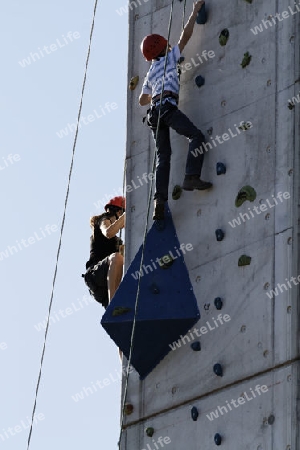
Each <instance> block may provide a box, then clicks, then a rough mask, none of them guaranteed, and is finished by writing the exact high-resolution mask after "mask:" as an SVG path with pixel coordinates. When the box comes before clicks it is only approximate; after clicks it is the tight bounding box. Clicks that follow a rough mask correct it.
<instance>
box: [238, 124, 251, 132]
mask: <svg viewBox="0 0 300 450" xmlns="http://www.w3.org/2000/svg"><path fill="white" fill-rule="evenodd" d="M248 124H249V122H241V124H240V126H239V130H242V131H247V130H250V128H252V124H251V126H249V125H248Z"/></svg>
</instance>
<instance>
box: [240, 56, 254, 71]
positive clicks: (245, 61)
mask: <svg viewBox="0 0 300 450" xmlns="http://www.w3.org/2000/svg"><path fill="white" fill-rule="evenodd" d="M251 59H252V56H251V55H250V53H249V52H246V53H244V58H243V61H242V63H241V66H242V68H243V69H245V67H247V66H249V64H250V61H251Z"/></svg>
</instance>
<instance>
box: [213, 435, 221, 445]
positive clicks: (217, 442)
mask: <svg viewBox="0 0 300 450" xmlns="http://www.w3.org/2000/svg"><path fill="white" fill-rule="evenodd" d="M214 441H215V444H216V445H221V442H222V437H221V435H220V434H219V433H216V434H215V437H214Z"/></svg>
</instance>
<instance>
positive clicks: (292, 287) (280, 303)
mask: <svg viewBox="0 0 300 450" xmlns="http://www.w3.org/2000/svg"><path fill="white" fill-rule="evenodd" d="M183 3H184V2H181V1H179V0H175V2H174V13H173V23H172V29H171V38H170V43H171V44H172V45H175V44H176V43H177V42H178V38H179V35H180V33H181V27H182V13H183ZM170 6H171V1H170V0H151V1H148V2H146V1H145V0H144V1H142V0H141V1H140V2H136V7H135V6H134V2H132V3H131V10H130V11H129V58H128V61H129V65H128V83H129V81H130V79H131V77H135V76H139V79H140V82H139V84H138V86H137V88H136V89H135V90H132V91H131V90H129V91H128V129H127V132H128V135H127V174H126V177H127V180H126V184H127V186H128V188H127V205H128V206H127V211H128V213H127V219H126V233H127V236H126V244H127V246H126V269H128V267H129V265H130V263H131V261H132V260H133V259H134V256H135V255H136V253H137V251H138V249H139V247H140V245H141V243H142V238H143V232H144V227H145V221H146V211H147V197H148V193H149V183H150V181H149V179H150V178H151V177H148V178H147V177H146V176H145V177H144V179H143V181H142V176H143V174H149V173H151V171H152V166H151V164H152V157H153V141H152V136H151V134H150V131H149V129H148V128H147V126H145V125H143V123H142V118H143V116H144V115H145V111H146V108H142V107H139V105H138V96H139V94H140V90H141V85H142V80H143V78H144V76H145V75H146V73H147V70H148V68H149V63H147V62H146V61H144V59H143V58H142V55H141V53H140V49H139V45H140V42H141V41H142V39H143V37H144V36H145V35H147V34H151V33H159V34H162V35H166V34H167V27H168V21H169V13H170ZM298 7H299V10H300V6H298ZM191 10H192V1H191V0H187V5H186V17H188V16H189V15H190V13H191ZM206 10H207V13H208V20H207V23H206V24H205V25H198V24H196V25H195V29H194V34H193V36H192V38H191V40H190V42H189V44H188V45H187V47H186V48H185V50H184V52H183V56H184V58H185V61H184V62H183V64H182V75H181V91H180V105H179V107H180V109H181V110H182V111H183V112H185V113H186V114H187V115H188V116H189V117H190V118H191V120H192V121H193V122H194V123H195V124H196V125H197V126H198V127H199V128H200V129H201V130H202V132H203V133H204V134H205V136H206V138H207V141H208V142H210V143H211V146H212V148H209V149H208V151H207V153H206V156H205V161H204V167H203V172H202V178H203V179H204V180H208V181H212V182H213V184H214V187H213V189H212V190H210V191H207V192H196V191H194V192H185V191H184V192H183V193H182V195H181V197H180V198H179V199H177V200H174V199H172V191H173V188H174V187H175V186H176V185H180V184H182V181H183V176H184V166H185V160H186V154H187V142H186V140H185V139H184V138H182V137H180V136H178V135H176V134H175V133H174V134H172V149H173V153H172V167H171V177H170V188H169V207H170V210H171V213H172V217H173V221H174V225H175V228H176V232H177V236H178V239H179V241H180V243H185V244H188V243H190V244H191V245H192V246H193V250H191V251H188V252H186V254H185V255H184V258H185V263H186V266H187V268H188V272H189V276H190V280H191V283H192V286H193V290H194V293H195V296H196V298H197V303H198V307H199V310H200V314H201V318H200V320H199V322H198V323H197V324H196V330H197V331H195V329H194V328H193V329H191V330H190V333H188V334H187V336H186V337H185V339H182V340H181V341H178V343H177V344H178V345H177V346H176V345H175V344H173V347H174V350H170V352H169V354H168V355H167V356H166V357H165V358H164V359H163V361H162V362H161V363H160V364H159V365H158V366H157V367H156V368H155V369H154V370H153V371H152V372H151V373H150V374H149V375H148V376H147V377H146V378H145V379H144V380H140V378H139V375H138V374H137V373H136V372H135V371H133V372H132V373H131V374H130V377H129V384H128V391H127V403H130V404H131V405H133V412H132V410H131V409H129V410H128V411H129V412H130V414H127V415H126V417H125V421H124V432H123V436H122V441H121V448H122V449H123V450H125V449H126V450H139V449H140V450H143V449H144V450H155V449H158V448H159V449H160V448H170V449H171V448H172V449H176V450H177V449H178V450H182V449H184V448H187V449H188V450H196V449H199V448H203V449H211V448H214V447H215V446H216V445H221V446H222V447H223V448H224V449H226V450H227V449H228V450H229V449H230V450H238V449H243V450H248V449H249V450H250V449H251V450H252V449H257V450H269V449H270V450H271V449H272V450H275V449H276V450H277V449H278V450H279V449H281V450H284V449H286V450H294V449H299V448H300V443H299V433H298V429H299V426H298V422H299V421H298V418H297V416H298V401H297V398H298V397H299V390H298V384H299V381H298V380H299V361H298V360H299V345H298V329H299V327H298V305H297V296H298V286H297V285H296V283H297V281H296V282H292V281H291V277H295V278H294V279H295V280H297V276H298V274H299V273H300V269H299V267H298V266H299V264H298V198H299V186H298V179H299V164H298V150H299V108H300V104H299V105H298V104H297V103H296V102H294V103H292V104H291V103H289V101H290V99H292V98H293V97H294V96H296V95H297V94H298V92H299V50H298V49H299V33H297V31H298V30H299V22H300V20H299V18H300V13H299V12H298V11H297V9H296V5H295V3H294V1H291V0H285V1H284V2H283V1H275V0H263V1H262V0H247V1H245V0H232V1H230V2H226V3H224V2H220V1H217V0H211V1H209V2H207V5H206ZM284 11H286V12H289V15H288V14H285V15H284V16H285V18H283V14H282V13H283V12H284ZM292 12H293V14H292ZM276 13H279V14H280V16H279V17H280V18H281V20H279V19H276V20H275V18H276ZM272 18H273V19H274V20H273V22H272ZM263 20H264V21H266V20H269V21H271V22H270V23H271V25H269V24H268V23H267V22H265V25H264V23H263V22H262V21H263ZM256 26H261V30H262V31H259V30H257V32H256V34H255V33H254V32H253V31H251V29H253V30H254V28H255V27H256ZM224 44H225V45H224ZM296 49H297V50H296ZM203 51H206V55H207V54H208V52H211V53H209V54H210V55H211V56H212V52H213V54H214V56H213V57H207V58H206V60H205V58H204V57H202V61H200V58H201V55H202V52H203ZM199 75H201V76H202V77H203V79H204V81H205V82H204V84H203V85H202V86H201V87H198V86H197V84H196V83H195V78H196V77H197V76H199ZM225 134H226V135H225ZM217 136H218V137H217ZM228 136H229V137H228ZM221 137H222V138H221ZM217 163H223V164H224V166H225V168H226V173H223V174H220V175H217V171H216V166H217ZM145 179H146V180H148V181H147V182H146V181H145ZM279 192H281V194H284V193H285V197H282V195H281V196H280V198H281V200H280V198H279V197H278V193H279ZM276 199H277V200H276ZM275 200H276V201H277V203H278V204H276V202H275ZM254 207H256V210H255V209H254ZM151 212H152V211H151ZM246 213H248V216H246V215H245V214H246ZM151 215H152V214H151ZM238 217H239V218H240V224H238V223H237V222H233V220H234V219H236V218H238ZM230 223H231V224H230ZM150 226H152V219H151V216H150V219H149V228H150ZM216 230H222V232H223V234H222V233H221V232H219V234H218V239H219V240H217V235H216ZM162 232H163V231H162ZM170 250H172V249H171V248H170ZM158 270H159V269H158ZM299 280H300V278H299ZM278 283H280V285H281V289H279V287H278ZM288 283H289V284H288ZM283 284H285V287H284V286H283ZM276 287H277V289H278V295H275V294H274V295H273V297H272V295H271V294H270V292H271V289H275V288H276ZM281 291H282V292H281ZM268 293H269V294H270V295H268ZM216 299H217V300H216ZM140 301H143V297H142V296H141V300H140ZM156 301H157V299H156ZM225 319H226V320H225ZM193 330H194V331H193ZM193 343H194V344H195V343H197V344H196V345H193V346H192V347H191V344H193ZM147 348H148V350H147V351H149V346H147ZM143 357H144V358H147V353H146V352H145V354H144V355H143ZM123 390H124V386H123ZM212 412H214V414H213V415H212Z"/></svg>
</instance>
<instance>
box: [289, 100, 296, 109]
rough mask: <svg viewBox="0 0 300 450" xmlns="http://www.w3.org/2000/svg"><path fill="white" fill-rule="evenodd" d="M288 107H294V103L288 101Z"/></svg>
mask: <svg viewBox="0 0 300 450" xmlns="http://www.w3.org/2000/svg"><path fill="white" fill-rule="evenodd" d="M288 108H289V109H290V110H292V109H294V108H295V103H293V102H291V101H289V103H288Z"/></svg>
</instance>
